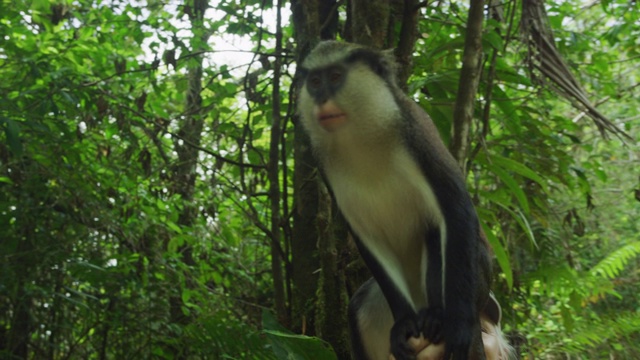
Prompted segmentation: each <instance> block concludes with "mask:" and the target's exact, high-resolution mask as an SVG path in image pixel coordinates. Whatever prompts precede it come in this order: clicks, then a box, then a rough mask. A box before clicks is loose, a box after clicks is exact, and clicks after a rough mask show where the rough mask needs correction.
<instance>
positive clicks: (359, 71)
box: [298, 48, 399, 145]
mask: <svg viewBox="0 0 640 360" xmlns="http://www.w3.org/2000/svg"><path fill="white" fill-rule="evenodd" d="M333 50H334V51H341V54H342V55H343V56H342V57H338V56H337V54H335V53H334V52H327V51H326V50H324V51H321V53H320V54H318V53H317V52H318V51H317V50H314V52H312V53H311V54H310V55H309V58H308V59H310V61H305V66H303V74H304V79H303V82H302V87H301V89H300V96H299V99H298V108H299V113H300V116H301V120H302V124H303V126H304V127H305V130H306V131H307V133H308V134H309V135H310V137H311V140H312V142H314V144H315V145H319V144H320V143H322V142H326V141H332V140H335V139H337V138H344V137H352V136H351V135H363V134H367V133H374V134H375V133H379V132H382V131H386V130H388V128H389V126H391V125H392V124H393V122H394V121H395V120H396V119H397V115H398V113H399V110H398V106H397V104H396V101H395V98H394V96H393V93H392V91H391V89H390V85H389V83H388V81H387V80H385V78H383V77H382V76H381V72H382V71H383V70H384V71H386V70H387V69H382V66H383V63H382V59H381V57H380V55H379V54H377V53H371V52H367V53H358V52H349V51H345V49H344V48H337V49H333ZM354 54H355V55H354ZM330 61H331V62H330ZM309 64H311V65H309ZM381 69H382V70H381Z"/></svg>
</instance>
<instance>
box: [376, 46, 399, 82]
mask: <svg viewBox="0 0 640 360" xmlns="http://www.w3.org/2000/svg"><path fill="white" fill-rule="evenodd" d="M380 54H381V56H380V62H381V63H382V66H383V67H384V68H385V72H386V74H384V75H383V76H384V77H385V78H386V79H388V80H389V81H392V82H394V83H395V79H396V74H397V73H398V63H397V62H396V54H395V49H393V48H392V49H386V50H382V51H380ZM381 75H382V74H381Z"/></svg>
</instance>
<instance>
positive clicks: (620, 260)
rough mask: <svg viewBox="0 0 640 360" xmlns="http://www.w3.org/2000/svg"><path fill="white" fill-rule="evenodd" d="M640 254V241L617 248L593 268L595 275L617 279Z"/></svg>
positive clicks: (592, 271)
mask: <svg viewBox="0 0 640 360" xmlns="http://www.w3.org/2000/svg"><path fill="white" fill-rule="evenodd" d="M639 254H640V241H636V242H633V243H631V244H627V245H625V246H623V247H621V248H620V249H618V250H615V251H614V252H612V253H611V254H609V256H607V257H606V258H604V259H603V260H602V261H600V262H599V263H598V264H597V265H596V266H594V267H593V269H591V274H592V275H593V276H601V277H604V278H608V279H615V278H616V277H617V276H618V275H619V274H620V272H621V271H622V270H623V269H624V267H625V266H626V265H627V264H628V263H629V261H630V260H631V259H633V258H634V257H636V256H638V255H639Z"/></svg>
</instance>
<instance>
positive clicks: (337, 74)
mask: <svg viewBox="0 0 640 360" xmlns="http://www.w3.org/2000/svg"><path fill="white" fill-rule="evenodd" d="M342 76H343V74H342V71H340V70H337V69H336V70H332V71H331V72H330V73H329V82H331V84H332V85H336V84H337V83H339V82H340V81H342Z"/></svg>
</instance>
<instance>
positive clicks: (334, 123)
mask: <svg viewBox="0 0 640 360" xmlns="http://www.w3.org/2000/svg"><path fill="white" fill-rule="evenodd" d="M318 121H319V122H320V126H322V127H323V128H325V129H326V130H327V131H333V130H335V129H337V128H338V127H340V125H342V124H343V123H344V122H345V121H347V116H346V115H345V114H344V113H336V114H320V115H319V116H318Z"/></svg>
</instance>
